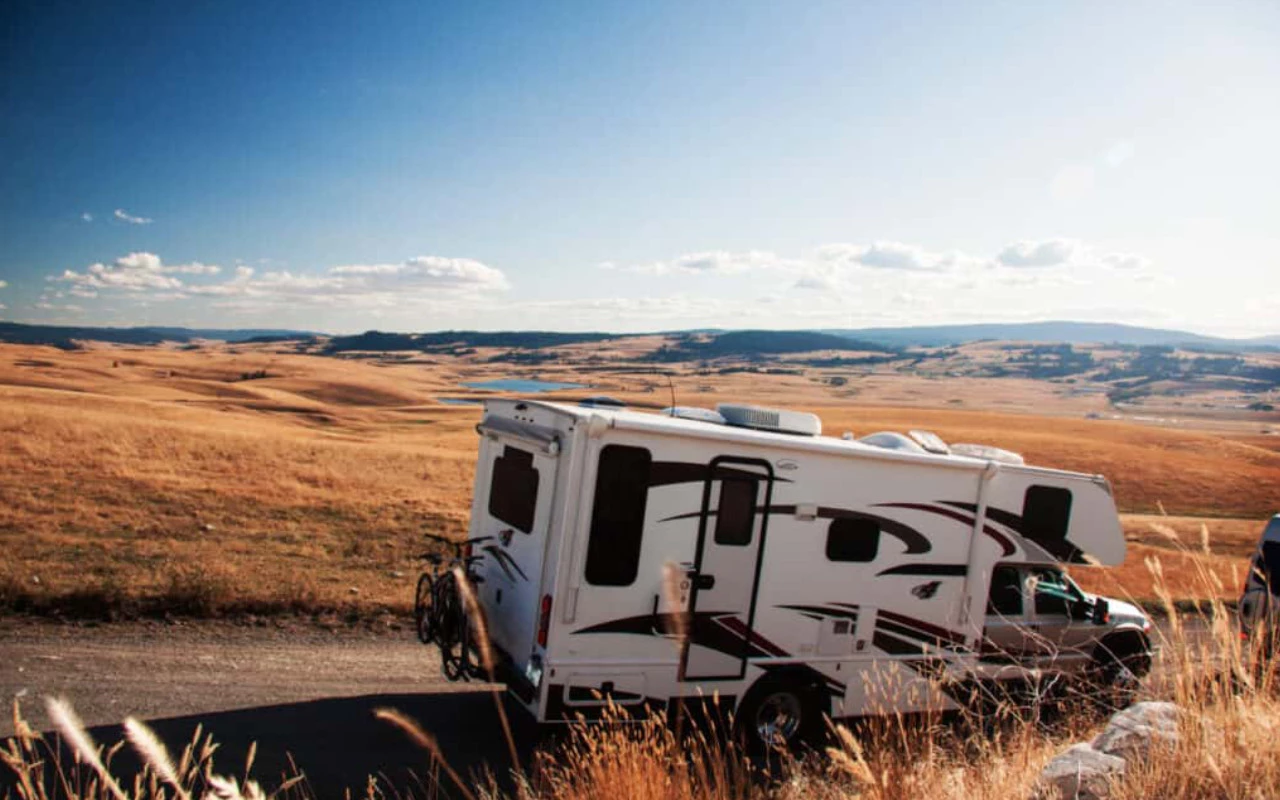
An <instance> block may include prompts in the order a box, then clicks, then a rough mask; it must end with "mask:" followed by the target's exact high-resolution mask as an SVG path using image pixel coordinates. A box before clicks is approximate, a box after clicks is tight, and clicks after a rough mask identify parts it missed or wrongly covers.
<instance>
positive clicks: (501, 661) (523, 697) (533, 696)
mask: <svg viewBox="0 0 1280 800" xmlns="http://www.w3.org/2000/svg"><path fill="white" fill-rule="evenodd" d="M494 650H495V651H496V652H495V655H496V656H497V659H496V661H497V663H496V664H495V665H494V672H495V673H496V674H495V676H494V677H496V678H497V679H498V680H499V681H500V682H502V683H505V684H506V685H507V691H509V692H511V694H513V695H515V697H516V699H517V700H519V701H520V702H521V703H524V704H525V705H526V706H532V705H533V704H534V703H536V702H537V699H538V690H537V688H536V687H534V685H533V683H532V681H530V680H529V679H528V678H527V677H526V676H525V674H524V671H523V670H521V669H519V668H518V667H516V662H515V659H513V658H512V657H511V655H510V654H509V653H507V652H506V651H505V650H502V649H500V648H496V647H495V648H494Z"/></svg>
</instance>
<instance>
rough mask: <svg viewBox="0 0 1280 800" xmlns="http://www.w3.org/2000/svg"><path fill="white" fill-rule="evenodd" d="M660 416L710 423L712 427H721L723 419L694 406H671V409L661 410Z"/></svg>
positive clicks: (709, 411) (712, 412) (706, 409)
mask: <svg viewBox="0 0 1280 800" xmlns="http://www.w3.org/2000/svg"><path fill="white" fill-rule="evenodd" d="M662 416H664V417H676V418H677V419H691V420H694V421H696V422H710V423H711V424H713V425H723V424H725V423H724V417H722V416H720V415H719V414H717V413H716V412H714V411H712V410H711V409H709V408H697V407H696V406H672V407H671V408H664V409H662Z"/></svg>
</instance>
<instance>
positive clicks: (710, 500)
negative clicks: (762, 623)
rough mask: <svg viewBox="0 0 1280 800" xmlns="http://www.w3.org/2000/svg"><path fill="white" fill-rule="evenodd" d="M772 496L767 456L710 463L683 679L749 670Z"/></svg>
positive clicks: (725, 675)
mask: <svg viewBox="0 0 1280 800" xmlns="http://www.w3.org/2000/svg"><path fill="white" fill-rule="evenodd" d="M772 495H773V468H772V466H771V465H770V464H769V462H767V461H762V460H759V459H749V458H734V457H731V456H721V457H718V458H716V459H714V460H713V461H712V462H711V465H710V469H709V470H708V472H707V480H706V483H705V484H704V486H703V489H702V516H701V518H700V521H699V523H698V555H697V560H696V561H695V563H694V569H693V573H692V574H691V575H690V581H691V584H692V586H691V590H690V598H689V611H690V619H691V630H690V632H689V645H688V647H687V648H686V649H685V653H684V663H683V664H682V670H681V674H682V675H683V678H684V680H689V681H694V680H731V679H738V678H741V677H742V676H743V675H744V674H745V673H746V660H747V655H748V654H749V653H750V646H751V638H752V625H753V624H754V621H755V599H756V588H757V585H758V583H759V581H760V557H761V554H762V553H763V548H764V538H765V535H766V534H767V532H768V520H769V514H768V508H769V503H770V500H771V498H772Z"/></svg>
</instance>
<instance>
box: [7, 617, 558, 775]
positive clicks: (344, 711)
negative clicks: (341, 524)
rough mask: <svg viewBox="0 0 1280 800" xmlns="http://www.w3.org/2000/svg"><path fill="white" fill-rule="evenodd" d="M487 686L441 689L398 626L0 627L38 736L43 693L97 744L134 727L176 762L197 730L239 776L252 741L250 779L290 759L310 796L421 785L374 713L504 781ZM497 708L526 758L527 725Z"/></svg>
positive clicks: (423, 759) (281, 770)
mask: <svg viewBox="0 0 1280 800" xmlns="http://www.w3.org/2000/svg"><path fill="white" fill-rule="evenodd" d="M487 688H488V687H486V686H485V685H476V684H451V683H449V682H447V681H445V679H444V678H443V677H441V675H440V669H439V664H438V661H437V660H436V659H435V658H434V657H433V655H432V649H431V648H427V647H424V646H422V645H421V644H419V643H418V642H417V640H416V639H414V638H413V634H412V633H411V632H410V631H409V630H408V629H405V630H401V631H387V632H383V633H370V632H368V631H358V630H345V629H339V630H335V631H325V630H322V629H318V628H313V627H309V626H308V627H303V626H297V627H285V628H277V627H274V626H271V627H244V626H230V625H218V624H194V625H164V624H158V623H151V624H145V623H138V624H123V625H122V624H114V625H109V626H102V627H81V626H70V625H53V624H47V623H25V622H12V621H0V696H2V697H4V698H5V699H6V700H7V699H9V698H17V699H18V701H19V703H20V704H21V708H22V713H23V715H24V717H25V718H26V720H27V721H28V723H29V724H30V725H32V727H34V728H36V729H37V730H48V729H49V727H50V726H49V723H48V719H47V717H46V714H45V709H44V702H43V698H44V697H45V696H46V695H54V696H60V697H64V698H66V699H67V700H68V701H70V703H71V704H72V706H73V707H74V708H75V709H76V711H77V713H78V714H79V715H80V717H81V718H82V719H83V720H84V722H85V724H86V725H87V726H89V727H90V732H91V733H92V735H93V736H94V738H95V740H96V741H97V742H98V743H99V744H108V745H109V744H112V743H114V742H116V741H119V740H120V739H121V738H122V733H121V729H120V726H119V723H120V722H121V721H122V720H123V719H124V718H125V717H126V716H136V717H138V718H139V719H143V720H145V721H147V722H148V724H150V725H151V726H152V727H153V729H154V730H155V731H156V733H157V734H159V736H160V737H161V739H162V740H164V742H165V743H166V744H167V745H168V747H169V749H170V751H171V752H174V753H175V755H176V754H177V753H178V752H180V751H181V749H182V747H183V746H184V745H185V743H187V742H188V741H190V740H191V737H192V734H193V733H194V731H195V728H196V726H197V725H198V724H203V726H204V730H205V731H206V732H208V733H212V734H213V736H214V739H215V741H217V742H218V743H219V745H220V748H219V750H218V752H217V753H216V755H215V759H214V761H215V765H216V766H218V767H220V768H221V769H222V770H225V771H226V772H227V773H231V774H236V775H239V774H241V773H242V771H243V765H244V761H245V756H246V754H247V751H248V748H249V746H250V744H251V743H253V742H256V743H257V757H256V761H255V764H256V766H255V767H254V775H255V776H256V777H257V778H258V779H259V780H260V782H262V783H263V784H264V786H265V787H266V788H268V789H270V788H271V787H273V786H275V785H278V784H279V782H280V780H281V776H283V775H286V774H293V771H292V770H291V769H290V765H289V761H288V759H289V757H290V756H292V758H293V760H294V762H295V763H296V764H297V766H298V768H299V769H300V770H301V771H302V772H304V773H305V774H306V775H307V778H308V780H309V781H310V783H311V785H312V787H313V788H314V790H315V793H316V794H317V796H319V797H341V796H342V793H343V789H344V788H346V787H350V788H351V789H352V793H353V794H354V795H362V794H363V789H364V785H365V781H366V776H368V775H381V776H383V778H384V779H385V780H387V781H388V782H390V783H391V784H394V785H396V786H400V787H404V786H411V785H414V784H416V783H418V782H419V781H420V780H427V779H426V778H425V777H424V776H426V775H427V774H428V772H429V769H428V762H429V757H428V755H427V754H426V753H425V752H423V751H422V750H420V749H419V748H417V747H416V746H414V745H412V744H410V743H409V742H408V740H407V739H406V738H405V736H404V735H403V734H402V733H400V732H399V731H398V730H396V729H394V728H392V727H390V726H389V725H387V724H386V723H384V722H380V721H378V720H376V719H375V718H374V717H373V710H374V709H376V708H379V707H382V706H391V707H394V708H397V709H399V710H401V711H403V712H405V713H406V714H408V715H409V716H411V717H413V718H415V719H417V720H418V721H419V722H420V723H421V724H422V726H423V727H424V728H425V729H426V730H428V731H430V732H432V733H433V734H434V735H435V736H436V737H437V739H438V741H439V744H440V747H441V750H442V751H443V753H444V755H445V757H446V758H447V759H448V760H449V762H450V764H451V765H452V766H453V767H454V768H455V769H457V770H458V771H459V772H461V773H462V774H463V775H467V774H469V773H470V772H471V771H473V770H479V769H481V768H482V766H483V765H486V764H488V765H490V766H491V767H492V768H493V769H494V770H495V772H496V773H498V774H500V775H501V774H506V773H508V772H509V770H510V763H509V762H510V757H509V756H508V755H507V747H506V744H505V740H504V738H503V734H502V731H501V727H500V723H499V721H498V715H497V712H496V709H495V707H494V698H493V694H492V693H491V692H490V691H487ZM507 709H508V716H510V717H511V719H512V723H513V726H514V728H515V734H516V738H517V742H518V745H519V748H520V750H521V751H523V753H522V756H521V757H522V759H525V760H527V758H528V755H529V754H530V753H531V752H532V750H533V748H534V746H535V744H536V736H537V731H536V726H534V725H533V724H532V722H531V720H529V719H528V718H527V717H526V716H525V715H524V713H523V712H522V711H520V710H519V709H516V708H513V707H512V706H511V705H510V703H508V705H507ZM12 734H13V723H12V719H11V718H10V715H9V714H7V713H6V714H3V715H0V738H4V737H7V736H10V735H12ZM122 755H125V756H126V758H125V759H124V760H122V761H119V762H118V764H119V766H120V767H121V770H122V771H127V770H129V769H130V768H131V764H130V763H129V760H128V758H127V751H126V752H125V753H122ZM5 772H7V770H4V769H3V768H0V796H3V795H4V786H5V784H6V782H7V781H6V776H5V775H4V774H3V773H5Z"/></svg>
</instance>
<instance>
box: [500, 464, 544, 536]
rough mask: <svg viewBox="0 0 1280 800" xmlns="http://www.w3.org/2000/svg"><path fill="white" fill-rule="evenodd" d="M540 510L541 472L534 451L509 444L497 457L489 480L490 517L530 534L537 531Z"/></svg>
mask: <svg viewBox="0 0 1280 800" xmlns="http://www.w3.org/2000/svg"><path fill="white" fill-rule="evenodd" d="M537 509H538V471H537V470H536V469H534V468H533V453H530V452H527V451H525V450H521V449H520V448H518V447H506V448H504V449H503V451H502V455H501V456H499V457H498V458H495V459H494V460H493V480H492V481H490V483H489V516H491V517H494V518H495V519H499V520H502V521H503V522H505V523H507V524H508V525H510V526H511V527H513V528H515V529H517V530H519V531H522V532H523V533H528V532H529V531H531V530H533V514H534V512H535V511H537Z"/></svg>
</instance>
